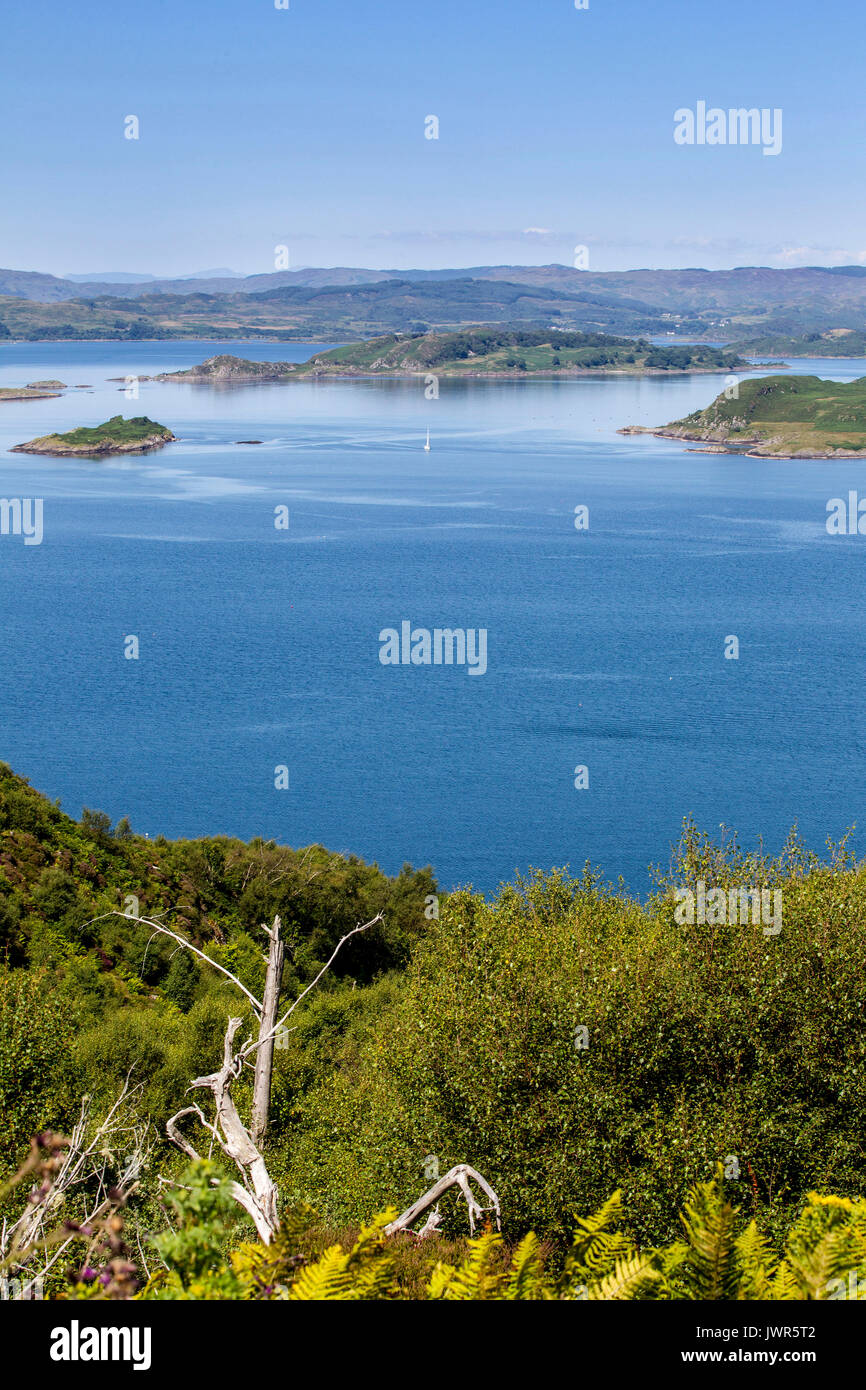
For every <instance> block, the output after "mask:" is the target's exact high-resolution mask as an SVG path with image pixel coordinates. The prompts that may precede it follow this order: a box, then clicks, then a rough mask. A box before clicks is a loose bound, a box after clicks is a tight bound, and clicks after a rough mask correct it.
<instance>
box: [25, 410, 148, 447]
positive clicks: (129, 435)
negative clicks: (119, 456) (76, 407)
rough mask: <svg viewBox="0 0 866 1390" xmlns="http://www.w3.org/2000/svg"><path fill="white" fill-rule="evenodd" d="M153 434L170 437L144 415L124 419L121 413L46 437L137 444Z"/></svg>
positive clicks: (68, 440) (71, 442)
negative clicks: (90, 424) (100, 423)
mask: <svg viewBox="0 0 866 1390" xmlns="http://www.w3.org/2000/svg"><path fill="white" fill-rule="evenodd" d="M153 435H159V436H160V437H162V438H163V439H170V438H171V437H172V436H171V430H169V429H166V427H165V425H158V424H157V423H156V422H155V421H154V420H149V419H148V418H147V416H146V415H136V416H133V417H132V418H131V419H129V420H125V419H124V418H123V416H122V415H113V416H112V418H111V419H110V420H106V421H105V423H104V424H102V425H94V426H93V427H88V426H85V425H82V426H80V427H79V428H78V429H75V430H69V431H68V432H67V433H66V434H52V435H49V436H48V437H49V438H50V439H59V440H62V442H63V443H64V444H71V445H79V444H106V443H111V444H138V443H140V442H141V441H142V440H144V439H149V438H151V437H152V436H153Z"/></svg>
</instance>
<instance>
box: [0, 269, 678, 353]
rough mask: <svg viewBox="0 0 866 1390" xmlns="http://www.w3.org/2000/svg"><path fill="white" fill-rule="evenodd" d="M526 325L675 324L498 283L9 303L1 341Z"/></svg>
mask: <svg viewBox="0 0 866 1390" xmlns="http://www.w3.org/2000/svg"><path fill="white" fill-rule="evenodd" d="M478 323H507V324H510V325H514V324H518V323H522V324H525V325H526V326H527V327H530V326H531V327H542V326H544V327H549V326H550V325H551V324H552V323H555V324H557V325H558V326H561V327H562V328H565V329H581V330H583V331H589V332H601V331H604V332H613V333H625V334H633V335H635V336H637V335H640V334H647V333H659V332H664V331H665V330H666V329H668V328H669V327H670V326H671V324H670V320H669V319H666V318H664V317H663V316H660V315H657V314H654V313H653V312H652V309H651V307H650V306H647V307H643V306H641V305H635V304H633V303H629V302H621V303H613V302H611V303H608V302H606V301H605V300H604V299H602V298H601V297H600V296H596V295H589V294H574V295H570V294H564V293H563V292H561V291H559V290H550V289H544V288H535V287H533V286H531V285H520V284H512V283H511V282H509V281H504V280H497V281H489V280H442V281H426V282H423V283H418V282H412V281H406V280H381V281H376V282H374V283H372V284H359V285H320V286H298V285H294V286H291V287H288V286H284V287H279V288H276V289H270V290H266V291H264V292H263V293H260V294H241V293H238V292H235V293H232V294H222V293H221V294H210V293H207V292H205V291H202V290H198V291H197V292H196V293H191V294H186V295H175V294H171V295H169V294H162V293H158V292H157V291H156V290H152V291H151V292H149V293H148V294H146V295H142V296H140V297H138V298H136V299H134V300H131V299H126V300H123V299H118V298H117V297H116V296H108V295H99V296H93V297H92V298H91V297H87V298H84V297H82V298H79V299H75V300H66V301H64V302H62V303H56V302H55V303H37V302H35V301H31V300H26V299H23V298H13V297H11V296H5V297H2V298H0V336H4V332H3V330H4V329H5V335H8V336H11V337H13V338H24V339H29V340H44V339H58V338H60V339H62V338H216V339H226V338H229V339H243V338H267V339H278V340H279V339H281V338H282V339H287V340H291V339H294V340H300V341H306V342H317V341H318V342H327V341H329V340H330V341H331V342H334V341H335V340H336V341H340V340H342V341H344V342H345V341H348V340H355V339H359V338H372V337H375V336H377V335H380V334H383V333H391V332H424V331H428V330H431V329H432V330H436V329H441V330H447V329H453V328H460V327H462V326H464V325H466V326H469V325H475V324H478Z"/></svg>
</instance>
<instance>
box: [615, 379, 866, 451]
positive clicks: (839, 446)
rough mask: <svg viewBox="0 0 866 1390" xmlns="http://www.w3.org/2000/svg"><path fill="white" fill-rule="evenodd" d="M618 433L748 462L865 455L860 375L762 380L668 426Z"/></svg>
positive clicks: (865, 409)
mask: <svg viewBox="0 0 866 1390" xmlns="http://www.w3.org/2000/svg"><path fill="white" fill-rule="evenodd" d="M618 433H619V434H654V435H656V436H657V437H658V438H660V439H683V440H693V441H695V442H696V443H701V444H704V445H705V446H706V447H705V449H704V450H703V451H702V452H706V453H742V454H746V455H747V456H748V457H749V458H792V459H794V458H826V459H830V458H862V457H864V456H866V377H860V378H859V379H858V380H857V381H845V382H839V381H824V380H822V378H821V377H817V376H794V377H787V376H763V377H755V378H751V379H749V380H747V381H741V382H739V383H738V385H737V388H736V392H735V394H733V393H731V392H730V391H727V392H725V391H723V392H722V394H721V395H719V396H717V397H716V399H715V400H714V401H713V402H712V404H711V405H708V406H707V407H706V409H704V410H695V411H693V412H692V414H691V415H686V416H685V418H684V419H682V420H674V421H672V423H671V424H669V425H659V426H655V427H653V426H650V427H647V426H643V425H628V426H626V427H625V428H624V429H621V430H619V431H618Z"/></svg>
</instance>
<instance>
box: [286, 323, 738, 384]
mask: <svg viewBox="0 0 866 1390" xmlns="http://www.w3.org/2000/svg"><path fill="white" fill-rule="evenodd" d="M745 365H746V364H745V362H744V361H743V360H742V359H740V358H738V357H737V356H736V355H733V354H731V353H725V352H722V351H720V350H719V349H718V348H709V347H704V346H696V347H688V348H683V347H679V348H654V347H652V346H651V345H650V343H648V342H647V341H646V339H643V338H639V339H637V340H634V339H630V338H616V337H610V336H609V335H607V334H604V333H577V332H575V333H568V332H559V331H554V332H551V331H550V330H549V329H548V330H544V329H536V330H521V329H511V328H491V327H481V328H472V329H467V330H463V331H462V332H459V333H413V334H410V335H400V336H397V335H394V334H390V335H388V336H386V337H381V338H373V339H372V340H371V341H369V342H366V343H360V344H349V345H348V346H345V347H338V348H333V349H332V350H331V351H330V352H322V353H317V354H316V355H315V357H311V358H310V360H309V361H308V362H305V363H303V365H302V366H300V367H299V368H298V369H297V372H296V373H295V374H296V375H298V376H304V375H313V376H319V375H325V374H334V375H341V374H355V373H362V374H366V373H376V374H380V373H381V374H389V375H390V374H395V375H402V374H406V373H410V372H428V371H435V372H437V373H439V374H440V375H449V376H450V375H453V376H486V375H488V374H496V375H509V374H512V375H513V374H515V373H523V372H543V373H563V374H565V373H568V372H582V371H590V370H603V369H605V368H607V369H610V370H613V371H633V372H642V371H647V370H656V371H668V370H673V371H696V370H697V371H710V370H716V371H718V370H720V369H727V370H732V369H733V368H735V367H744V366H745Z"/></svg>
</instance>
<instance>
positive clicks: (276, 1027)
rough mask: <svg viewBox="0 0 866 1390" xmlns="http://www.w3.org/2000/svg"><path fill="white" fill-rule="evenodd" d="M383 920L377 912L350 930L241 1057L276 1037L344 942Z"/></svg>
mask: <svg viewBox="0 0 866 1390" xmlns="http://www.w3.org/2000/svg"><path fill="white" fill-rule="evenodd" d="M384 920H385V915H384V913H382V912H377V913H376V916H375V917H372V918H371V919H370V921H369V922H364V923H363V925H362V926H359V927H353V928H352V930H351V931H350V932H347V933H346V935H345V936H343V937H341V938H340V940H339V941H338V942H337V944H336V946H335V947H334V949H333V951H332V952H331V955H330V957H329V958H328V960H327V961H326V962H325V964H324V965H323V966H322V968H321V970H320V971H319V973H318V975H317V976H316V977H315V979H314V980H311V981H310V983H309V984H308V985H307V987H306V989H305V990H302V991H301V993H300V994H299V995H298V997H297V999H296V1000H295V1002H294V1004H292V1006H291V1008H288V1009H287V1010H286V1012H285V1013H284V1014H283V1016H282V1018H279V1019H277V1022H276V1023H275V1024H274V1026H273V1028H272V1029H271V1030H270V1032H268V1033H265V1034H264V1035H263V1036H261V1037H259V1038H258V1039H257V1040H256V1041H255V1042H254V1043H252V1044H251V1045H250V1046H248V1047H245V1048H244V1049H243V1051H242V1053H241V1056H243V1057H246V1056H247V1055H248V1054H249V1053H250V1052H255V1050H256V1048H259V1047H261V1046H262V1044H263V1043H265V1042H267V1041H268V1039H269V1038H271V1037H276V1035H277V1033H279V1031H280V1029H281V1028H282V1026H283V1024H284V1023H285V1021H286V1019H287V1018H290V1017H291V1015H292V1014H293V1013H294V1012H295V1009H296V1008H297V1007H298V1005H299V1004H300V1003H301V1001H302V999H304V998H306V996H307V995H308V994H309V993H310V990H311V989H315V987H316V985H317V984H318V983H319V981H320V980H321V978H322V976H323V975H325V974H327V972H328V970H330V968H331V966H332V965H333V963H334V961H335V960H336V959H337V956H338V955H339V953H340V951H341V950H342V948H343V946H345V944H346V942H347V941H349V940H350V939H351V937H353V936H357V934H358V932H362V931H367V930H368V928H370V927H375V925H376V923H377V922H384Z"/></svg>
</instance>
